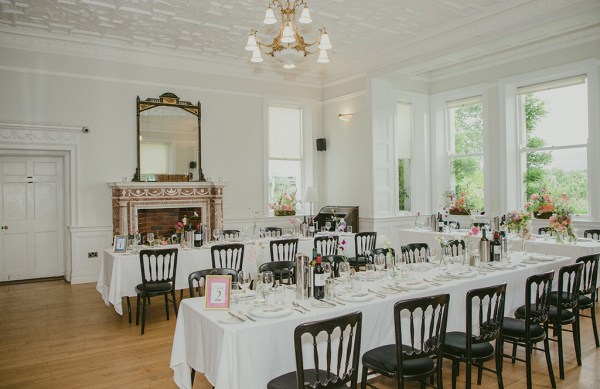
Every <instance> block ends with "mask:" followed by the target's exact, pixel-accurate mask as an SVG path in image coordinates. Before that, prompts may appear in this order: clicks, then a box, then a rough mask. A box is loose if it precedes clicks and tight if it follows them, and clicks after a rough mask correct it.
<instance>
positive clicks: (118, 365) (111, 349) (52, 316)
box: [0, 281, 600, 389]
mask: <svg viewBox="0 0 600 389" xmlns="http://www.w3.org/2000/svg"><path fill="white" fill-rule="evenodd" d="M0 312H1V314H2V316H1V317H0V388H174V387H175V384H174V383H173V379H172V377H173V374H172V370H171V369H170V368H169V360H170V356H171V343H172V340H173V331H174V329H175V318H174V316H172V317H171V320H170V321H167V320H166V318H165V311H164V305H163V303H162V301H160V300H155V301H153V302H152V305H151V307H150V311H149V318H148V321H147V326H146V334H145V335H144V336H140V334H139V327H136V326H135V324H133V325H130V324H129V323H128V322H127V316H126V315H125V316H122V317H121V316H119V315H118V314H117V313H116V312H115V311H114V309H113V308H112V307H110V308H109V307H107V306H106V305H104V302H103V301H102V299H101V296H100V294H99V293H98V292H97V291H96V288H95V284H83V285H73V286H71V285H69V284H67V283H66V282H64V281H48V282H38V283H30V284H19V285H0ZM597 316H598V318H599V319H600V315H598V314H597ZM582 323H583V326H582V328H583V334H582V345H583V366H582V367H578V366H577V363H576V362H575V356H574V354H573V352H574V350H573V342H572V337H571V336H570V334H567V335H566V336H567V337H566V339H567V342H566V345H565V353H566V357H565V359H566V379H565V380H560V379H559V378H558V363H557V361H558V357H557V354H556V344H555V343H552V344H551V347H552V360H553V361H554V362H555V363H554V371H555V375H556V380H557V385H558V387H559V388H573V389H575V388H590V389H592V388H593V389H597V388H600V349H596V348H595V345H594V339H593V335H592V332H591V320H590V319H585V318H583V319H582ZM363 336H364V335H363ZM362 351H365V350H362ZM520 354H521V356H523V355H522V354H523V353H522V351H521V353H520ZM533 371H534V374H533V382H534V387H535V388H549V387H550V381H549V380H548V376H547V371H546V364H545V359H544V355H543V353H542V352H534V366H533ZM444 372H445V373H444V385H445V386H446V387H447V388H451V381H450V374H449V372H450V364H449V363H448V362H447V361H446V362H445V364H444ZM196 377H197V378H196V382H195V383H194V388H202V389H208V388H210V387H211V386H210V385H209V384H208V382H207V381H206V379H205V378H204V377H203V376H202V375H201V374H199V375H197V376H196ZM503 377H504V383H505V386H506V387H507V388H509V389H517V388H525V387H526V383H525V366H524V364H523V363H519V362H517V363H516V364H515V365H512V364H511V363H510V362H509V361H508V360H505V363H504V374H503ZM474 378H475V377H474ZM370 382H372V383H374V384H376V385H377V386H378V387H379V388H382V389H385V388H393V387H394V383H393V382H392V381H391V380H389V379H383V378H374V379H372V380H370ZM475 382H476V381H475ZM409 387H413V386H409ZM414 387H416V386H414ZM458 387H459V388H464V369H461V376H459V385H458ZM474 387H477V386H476V385H474ZM481 387H486V388H495V387H497V384H496V380H495V377H494V376H493V375H491V374H490V373H484V378H483V384H482V386H481Z"/></svg>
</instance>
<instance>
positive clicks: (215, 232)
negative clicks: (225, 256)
mask: <svg viewBox="0 0 600 389" xmlns="http://www.w3.org/2000/svg"><path fill="white" fill-rule="evenodd" d="M213 237H214V238H215V241H217V242H218V241H219V238H221V229H219V228H215V229H214V230H213Z"/></svg>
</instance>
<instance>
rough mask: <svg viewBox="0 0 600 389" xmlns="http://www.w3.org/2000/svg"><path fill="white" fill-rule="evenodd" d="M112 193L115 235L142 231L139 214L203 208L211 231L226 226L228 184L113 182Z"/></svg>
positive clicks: (203, 214) (204, 218)
mask: <svg viewBox="0 0 600 389" xmlns="http://www.w3.org/2000/svg"><path fill="white" fill-rule="evenodd" d="M108 186H109V187H110V188H111V190H112V214H113V233H114V234H115V235H127V234H129V232H130V231H131V230H137V229H138V210H140V209H164V208H201V209H202V215H201V221H202V224H203V226H204V228H208V229H209V231H210V230H212V229H213V228H214V226H215V225H217V223H222V215H223V188H224V186H225V184H224V183H221V182H220V183H212V182H109V183H108Z"/></svg>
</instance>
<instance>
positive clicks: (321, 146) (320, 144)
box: [317, 138, 327, 151]
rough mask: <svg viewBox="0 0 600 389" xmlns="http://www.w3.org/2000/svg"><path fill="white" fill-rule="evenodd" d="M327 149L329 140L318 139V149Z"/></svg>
mask: <svg viewBox="0 0 600 389" xmlns="http://www.w3.org/2000/svg"><path fill="white" fill-rule="evenodd" d="M325 150H327V141H325V138H319V139H317V151H325Z"/></svg>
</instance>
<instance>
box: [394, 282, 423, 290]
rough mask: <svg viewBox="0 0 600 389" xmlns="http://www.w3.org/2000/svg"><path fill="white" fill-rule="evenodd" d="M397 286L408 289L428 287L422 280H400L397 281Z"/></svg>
mask: <svg viewBox="0 0 600 389" xmlns="http://www.w3.org/2000/svg"><path fill="white" fill-rule="evenodd" d="M398 286H400V287H402V288H404V289H408V290H419V289H427V288H429V284H428V283H426V282H423V281H408V282H400V283H398Z"/></svg>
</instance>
